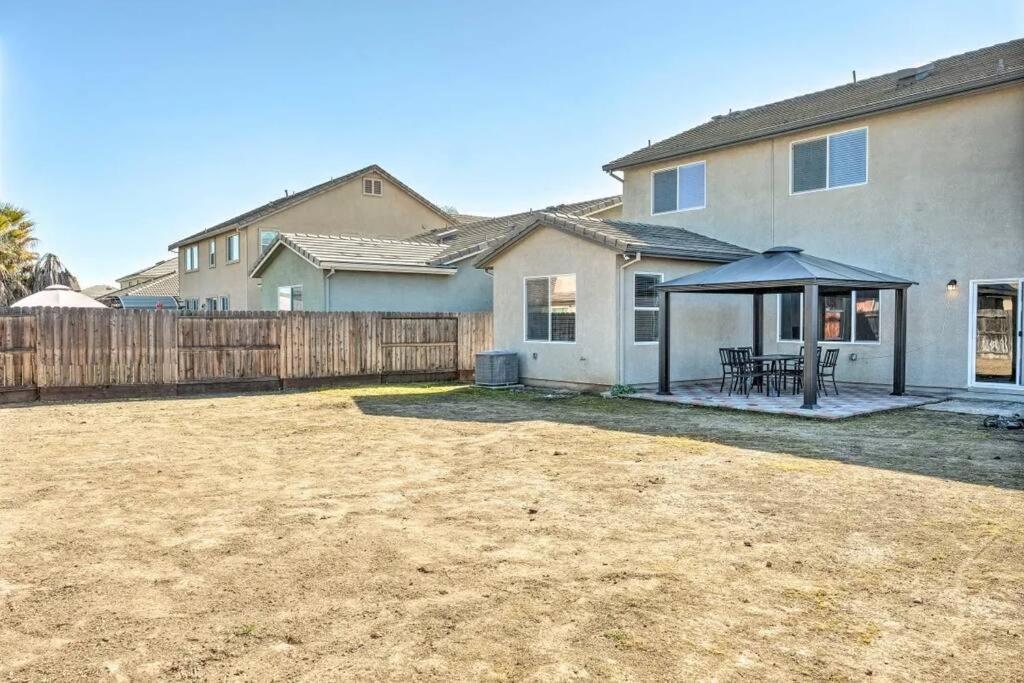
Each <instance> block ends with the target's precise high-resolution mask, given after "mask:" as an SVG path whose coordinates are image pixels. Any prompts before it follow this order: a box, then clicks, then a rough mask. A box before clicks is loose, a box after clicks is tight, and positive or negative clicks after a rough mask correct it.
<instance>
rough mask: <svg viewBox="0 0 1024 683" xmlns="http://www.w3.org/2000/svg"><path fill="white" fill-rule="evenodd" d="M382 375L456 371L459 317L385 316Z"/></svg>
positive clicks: (382, 325)
mask: <svg viewBox="0 0 1024 683" xmlns="http://www.w3.org/2000/svg"><path fill="white" fill-rule="evenodd" d="M380 338H381V351H382V354H381V355H382V358H381V374H382V375H383V376H385V377H387V376H388V375H410V374H412V375H415V374H430V375H437V374H452V375H457V374H458V371H459V363H458V360H459V320H458V318H457V317H455V316H437V315H414V314H403V315H384V316H383V317H382V318H381V335H380Z"/></svg>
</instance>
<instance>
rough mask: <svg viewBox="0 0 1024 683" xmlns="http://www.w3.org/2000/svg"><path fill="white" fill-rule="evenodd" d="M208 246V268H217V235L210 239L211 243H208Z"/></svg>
mask: <svg viewBox="0 0 1024 683" xmlns="http://www.w3.org/2000/svg"><path fill="white" fill-rule="evenodd" d="M206 248H207V255H206V266H207V268H216V267H217V238H216V237H215V238H213V239H212V240H210V241H209V243H208V244H207V245H206Z"/></svg>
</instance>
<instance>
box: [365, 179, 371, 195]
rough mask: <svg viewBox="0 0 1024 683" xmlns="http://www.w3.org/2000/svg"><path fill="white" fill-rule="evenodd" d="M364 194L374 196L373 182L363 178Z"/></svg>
mask: <svg viewBox="0 0 1024 683" xmlns="http://www.w3.org/2000/svg"><path fill="white" fill-rule="evenodd" d="M363 194H373V180H371V179H370V178H363Z"/></svg>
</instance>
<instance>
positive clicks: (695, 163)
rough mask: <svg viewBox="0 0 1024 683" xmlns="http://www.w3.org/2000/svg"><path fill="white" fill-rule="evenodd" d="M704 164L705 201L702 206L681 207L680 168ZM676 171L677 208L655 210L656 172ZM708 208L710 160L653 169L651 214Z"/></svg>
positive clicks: (658, 214)
mask: <svg viewBox="0 0 1024 683" xmlns="http://www.w3.org/2000/svg"><path fill="white" fill-rule="evenodd" d="M698 165H699V166H703V167H704V173H703V178H704V203H703V204H701V205H700V206H691V207H689V208H687V209H680V208H679V169H681V168H686V167H687V166H698ZM672 170H675V172H676V208H674V209H672V210H671V211H655V210H654V175H655V174H656V173H664V172H665V171H672ZM706 208H708V161H707V159H701V160H700V161H688V162H687V163H685V164H679V165H678V166H666V167H665V168H658V169H655V170H653V171H651V215H652V216H664V215H666V214H670V213H685V212H687V211H700V210H702V209H706Z"/></svg>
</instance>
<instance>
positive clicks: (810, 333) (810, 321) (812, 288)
mask: <svg viewBox="0 0 1024 683" xmlns="http://www.w3.org/2000/svg"><path fill="white" fill-rule="evenodd" d="M803 313H804V380H803V381H804V404H803V405H802V406H800V407H801V408H806V409H807V410H814V409H815V408H817V407H818V354H817V351H818V285H804V311H803Z"/></svg>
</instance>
